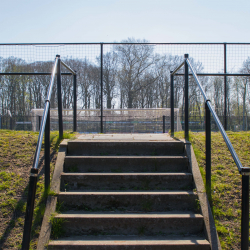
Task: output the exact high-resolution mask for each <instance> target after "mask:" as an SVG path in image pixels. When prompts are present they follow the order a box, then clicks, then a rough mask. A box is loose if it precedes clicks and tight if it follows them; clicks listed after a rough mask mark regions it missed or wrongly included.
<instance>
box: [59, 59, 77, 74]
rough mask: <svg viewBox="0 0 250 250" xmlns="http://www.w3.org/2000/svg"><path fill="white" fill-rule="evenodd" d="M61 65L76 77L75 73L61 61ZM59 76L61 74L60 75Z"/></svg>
mask: <svg viewBox="0 0 250 250" xmlns="http://www.w3.org/2000/svg"><path fill="white" fill-rule="evenodd" d="M61 64H62V65H63V66H64V67H65V68H66V69H67V70H69V71H70V72H71V73H72V74H73V75H76V72H75V71H74V70H73V69H71V68H70V66H69V65H67V64H66V63H65V62H63V61H62V60H61ZM61 74H62V73H61Z"/></svg>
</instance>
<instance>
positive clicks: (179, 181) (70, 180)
mask: <svg viewBox="0 0 250 250" xmlns="http://www.w3.org/2000/svg"><path fill="white" fill-rule="evenodd" d="M192 181H193V178H192V174H190V173H120V174H119V173H62V175H61V184H62V186H61V190H62V191H64V190H67V191H71V190H173V189H175V190H191V189H192Z"/></svg>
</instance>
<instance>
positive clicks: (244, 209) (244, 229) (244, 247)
mask: <svg viewBox="0 0 250 250" xmlns="http://www.w3.org/2000/svg"><path fill="white" fill-rule="evenodd" d="M248 246H249V175H242V203H241V250H248Z"/></svg>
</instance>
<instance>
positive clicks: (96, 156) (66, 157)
mask: <svg viewBox="0 0 250 250" xmlns="http://www.w3.org/2000/svg"><path fill="white" fill-rule="evenodd" d="M86 158H87V159H89V158H90V159H117V158H120V159H121V158H125V159H130V158H134V159H135V158H136V159H145V158H146V159H152V158H153V159H188V157H187V156H183V155H176V156H171V155H166V156H164V155H155V156H150V155H141V156H140V155H116V156H114V155H106V156H103V155H101V156H99V155H95V156H93V155H66V156H65V159H86Z"/></svg>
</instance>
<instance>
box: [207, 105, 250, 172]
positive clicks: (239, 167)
mask: <svg viewBox="0 0 250 250" xmlns="http://www.w3.org/2000/svg"><path fill="white" fill-rule="evenodd" d="M207 106H208V108H209V110H210V111H211V114H212V116H213V118H214V121H215V122H216V124H217V126H218V128H219V130H220V132H221V134H222V136H223V138H224V141H225V142H226V144H227V147H228V149H229V151H230V153H231V155H232V157H233V159H234V161H235V163H236V165H237V167H238V170H239V172H240V173H242V171H244V169H249V168H244V167H243V166H242V164H241V162H240V160H239V158H238V156H237V154H236V152H235V150H234V148H233V145H232V144H231V142H230V140H229V138H228V136H227V133H226V131H225V130H224V128H223V126H222V124H221V122H220V120H219V118H218V116H217V114H216V112H215V111H214V109H213V107H212V104H211V102H210V101H207ZM246 172H247V171H246Z"/></svg>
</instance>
